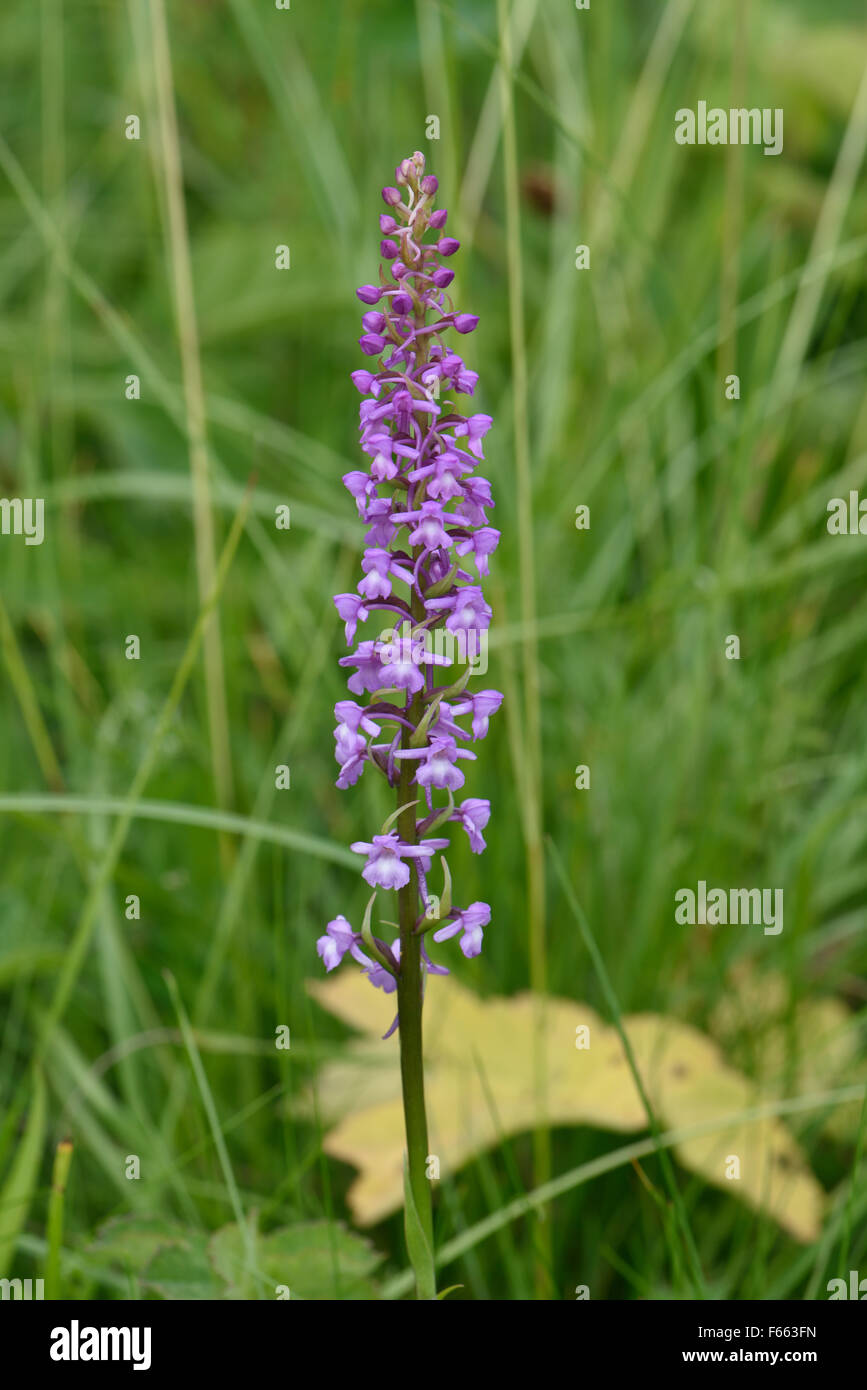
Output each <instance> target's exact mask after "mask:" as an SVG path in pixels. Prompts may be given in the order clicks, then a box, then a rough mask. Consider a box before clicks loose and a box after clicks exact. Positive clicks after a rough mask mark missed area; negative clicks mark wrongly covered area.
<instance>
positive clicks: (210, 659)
mask: <svg viewBox="0 0 867 1390" xmlns="http://www.w3.org/2000/svg"><path fill="white" fill-rule="evenodd" d="M148 8H149V13H150V18H151V32H152V46H153V64H154V84H155V89H156V101H157V118H158V124H159V136H160V152H161V164H162V173H163V179H164V184H165V189H164V191H165V198H166V207H167V211H168V237H169V253H170V259H171V266H172V279H173V282H174V299H175V318H176V322H177V330H178V344H179V348H180V354H181V370H182V374H183V383H184V404H185V409H186V424H187V437H188V440H189V448H190V473H191V476H192V480H193V529H194V533H195V548H196V576H197V580H198V588H199V601H200V602H204V600H205V598H206V596H207V595H208V594H209V593H210V591H211V589H212V588H213V586H214V576H215V574H216V566H217V561H216V551H215V539H214V519H213V512H212V508H211V492H210V466H209V462H208V444H207V434H206V414H205V393H204V387H203V385H202V364H201V359H200V354H199V331H198V325H197V322H196V306H195V298H194V294H193V272H192V264H191V259H190V244H189V234H188V231H187V216H186V208H185V205H184V185H183V170H182V167H181V152H180V136H179V133H178V119H177V112H176V110H175V100H174V90H173V86H172V67H171V56H170V51H169V38H168V29H167V26H166V15H165V6H164V4H163V0H151V3H150V5H149V7H148ZM203 648H204V657H205V683H206V695H207V705H208V727H209V732H210V740H211V763H212V770H213V776H214V786H215V790H216V795H217V804H218V806H219V808H220V809H221V810H228V809H230V808H231V805H232V801H233V799H234V797H233V788H232V780H233V779H232V759H231V744H230V739H229V717H228V711H227V704H226V684H225V672H224V668H223V648H222V641H221V638H220V624H219V616H218V614H217V612H216V611H214V612H213V613H211V614H210V616H209V618H208V623H207V626H206V628H205V633H204V642H203ZM220 844H221V851H222V855H223V860H224V863H228V862H229V861H230V860H231V848H230V845H231V842H230V841H228V840H225V839H221V842H220Z"/></svg>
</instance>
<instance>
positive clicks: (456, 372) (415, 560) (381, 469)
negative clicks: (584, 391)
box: [317, 153, 503, 1299]
mask: <svg viewBox="0 0 867 1390" xmlns="http://www.w3.org/2000/svg"><path fill="white" fill-rule="evenodd" d="M395 178H396V187H387V188H384V189H383V191H382V196H383V200H384V202H385V204H386V207H387V209H388V211H387V212H386V213H383V214H382V215H381V217H380V229H381V231H382V233H383V240H382V242H381V244H380V253H381V256H382V259H383V262H384V264H381V265H380V270H379V284H378V285H373V284H371V285H362V286H361V288H360V289H359V290H358V292H357V293H358V297H359V299H360V300H361V302H362V304H363V305H365V306H366V312H365V313H364V314H363V317H362V328H363V330H364V332H363V334H362V336H361V338H360V339H359V345H360V347H361V350H362V352H363V353H364V354H365V355H366V356H367V357H369V358H378V359H379V363H378V369H377V370H376V371H370V370H358V371H355V372H353V373H352V379H353V382H354V383H355V386H356V388H357V389H358V391H359V392H360V393H361V395H362V396H363V397H364V399H363V401H362V404H361V407H360V412H359V413H360V421H361V426H360V433H361V447H362V450H363V451H364V453H365V454H366V455H367V456H368V458H369V460H370V463H369V467H368V469H367V470H365V471H363V472H362V471H360V470H359V471H353V472H351V473H347V474H346V475H345V477H344V479H343V481H344V483H345V485H346V487H347V489H348V491H349V492H350V493H351V495H352V496H353V497H354V499H355V503H356V506H357V509H358V514H359V516H360V518H361V520H362V521H363V522H365V523H366V525H367V527H368V530H367V534H366V547H365V551H364V554H363V557H362V560H361V569H362V572H363V577H362V579H361V580H360V582H359V584H358V586H357V590H356V592H355V593H352V594H338V595H337V596H336V597H335V600H334V602H335V605H336V607H337V611H338V614H339V615H340V617H341V618H342V619H343V621H344V624H345V629H346V640H347V643H349V644H352V643H353V642H354V640H355V635H356V631H357V628H358V625H359V623H365V622H367V621H368V620H369V619H370V618H371V617H372V615H373V614H374V613H386V614H388V615H389V617H390V618H391V620H392V622H393V619H394V616H395V615H396V616H397V618H398V619H399V620H400V626H399V627H394V626H393V627H392V628H391V629H385V630H383V631H382V632H381V633H380V635H379V637H378V638H373V639H365V640H363V641H361V642H359V643H358V645H357V646H356V648H355V650H354V651H353V652H352V653H351V654H350V655H348V656H345V657H342V658H341V660H340V664H341V666H345V667H348V668H352V674H351V675H350V676H349V678H348V686H349V691H350V693H351V694H353V695H358V696H360V697H362V699H365V698H366V703H358V702H357V701H355V700H340V701H338V703H337V705H336V706H335V717H336V719H337V727H336V728H335V731H334V736H335V741H336V748H335V756H336V758H337V762H338V764H339V766H340V773H339V776H338V778H337V785H338V787H350V786H353V785H354V784H355V783H356V782H357V781H358V779H359V777H360V776H361V775H362V774H363V772H364V771H365V769H366V767H367V766H368V765H370V766H372V767H373V768H375V769H376V770H377V772H378V773H379V774H381V775H383V776H384V777H385V778H386V780H387V782H388V783H389V785H390V786H391V787H392V789H393V791H394V793H395V796H396V803H395V805H396V809H395V811H394V812H393V813H392V815H390V816H389V817H388V819H387V820H386V821H385V823H384V824H383V826H382V828H381V830H380V832H379V834H377V835H374V836H373V839H372V841H370V842H367V841H356V842H355V843H354V844H353V845H352V849H353V850H354V851H355V852H356V853H358V854H360V855H363V856H364V857H365V863H364V865H363V867H362V870H361V873H362V877H363V878H364V880H365V882H366V883H367V884H369V885H370V887H372V888H373V889H374V896H373V898H372V899H371V900H370V901H369V903H368V906H367V910H366V912H365V914H364V921H363V925H362V929H361V931H360V932H356V931H355V930H354V929H353V928H352V926H351V925H350V923H349V922H348V921H347V920H346V918H345V917H343V916H339V917H337V918H335V919H334V920H333V921H331V922H329V923H328V926H327V928H326V931H325V935H324V936H321V937H320V938H319V940H318V942H317V951H318V953H319V955H320V957H321V958H322V961H323V963H324V965H325V968H326V970H333V969H334V967H335V966H336V965H338V964H339V962H340V961H341V960H342V959H343V957H344V956H345V955H347V954H350V955H351V956H352V957H353V958H354V959H355V960H356V961H357V962H358V963H359V964H360V965H362V966H363V967H364V973H365V975H366V976H367V978H368V980H369V981H370V983H371V984H373V985H374V986H375V987H376V988H379V989H382V990H383V991H384V992H385V993H386V994H392V993H393V994H396V997H397V1016H396V1018H395V1020H394V1022H393V1023H392V1025H391V1028H390V1029H389V1030H388V1032H387V1033H386V1034H385V1037H389V1036H390V1035H391V1034H392V1033H393V1032H394V1031H395V1029H397V1030H398V1034H399V1045H400V1069H401V1087H402V1094H403V1107H404V1117H405V1123H406V1143H407V1160H406V1171H405V1183H404V1191H405V1220H406V1234H407V1247H408V1250H409V1254H410V1260H411V1262H412V1265H413V1268H414V1271H415V1276H416V1292H417V1296H418V1297H419V1298H422V1299H430V1298H435V1297H436V1285H435V1278H434V1257H433V1209H432V1199H431V1183H430V1180H429V1178H428V1175H427V1174H428V1160H429V1158H430V1157H431V1155H430V1154H429V1151H428V1149H429V1142H428V1123H427V1115H426V1111H425V1096H424V1058H423V1043H422V1010H423V1004H424V994H425V983H426V977H427V976H428V975H447V974H448V973H449V972H448V969H447V967H446V966H444V965H440V964H438V963H436V962H435V961H434V960H432V959H431V957H430V955H429V954H428V949H427V946H426V944H425V935H426V933H431V939H432V940H433V942H435V943H437V944H439V943H441V942H443V941H447V940H449V939H450V938H451V937H453V936H459V937H460V948H461V951H462V952H463V954H464V955H465V956H466V957H467V958H471V957H473V956H477V955H478V954H479V952H480V950H481V947H482V938H483V929H484V927H486V926H487V925H488V923H489V922H490V917H491V910H490V907H489V906H488V904H487V903H483V902H475V903H471V904H470V906H469V907H467V908H464V909H458V908H456V907H454V906H453V904H452V882H451V874H450V872H449V868H448V863H447V861H446V860H445V859H444V858H443V860H442V868H443V879H444V888H443V895H442V897H440V898H437V897H435V896H434V895H432V894H430V893H429V891H428V884H427V876H428V874H429V873H430V871H431V866H432V862H433V856H434V853H435V852H436V851H438V850H442V849H447V848H448V846H449V844H450V841H449V839H448V838H446V837H445V834H444V832H446V831H450V830H451V829H452V826H453V825H457V826H459V827H462V828H463V830H464V831H465V832H466V834H467V837H468V839H469V843H470V849H471V850H472V851H473V852H474V853H477V854H478V853H481V851H482V850H483V849H484V848H485V841H484V838H483V836H482V831H483V830H484V828H485V826H486V825H487V823H488V819H489V817H490V810H491V808H490V802H488V801H486V800H482V799H481V798H478V797H471V798H468V799H466V800H464V801H463V802H461V803H460V804H459V805H458V804H456V803H455V797H454V793H455V791H457V790H459V789H460V788H461V787H462V786H463V785H464V782H465V780H466V774H465V772H464V770H463V768H462V767H461V766H460V765H459V764H460V763H461V762H462V761H471V762H472V761H475V759H476V754H475V753H474V752H473V751H472V750H471V749H469V748H466V747H464V746H462V745H464V744H465V743H467V742H468V741H469V742H476V741H478V740H481V739H483V738H484V737H485V736H486V734H487V732H488V721H489V718H490V716H491V715H492V714H494V713H495V712H496V710H497V709H498V708H499V706H500V704H501V702H502V698H503V697H502V695H501V693H500V692H499V691H497V690H477V691H475V690H474V691H470V688H469V682H470V678H471V676H472V675H473V674H474V670H475V660H476V657H477V656H478V655H479V654H480V652H481V650H482V647H483V644H484V642H486V638H487V628H488V625H489V623H490V619H491V609H490V607H489V606H488V604H487V603H486V602H485V599H484V596H483V593H482V586H481V581H482V578H483V577H484V576H486V575H487V574H488V564H489V557H490V555H491V554H492V553H493V551H494V550H495V549H496V547H497V543H498V542H499V538H500V533H499V531H497V530H495V529H494V528H493V527H492V526H490V525H489V524H488V517H487V509H488V508H491V507H493V505H494V503H493V500H492V498H491V488H490V484H489V483H488V481H487V479H485V478H483V477H481V476H479V474H478V473H477V472H476V466H477V464H478V463H479V462H480V461H482V460H483V459H484V454H483V451H482V440H483V439H484V436H485V435H486V434H487V432H488V430H489V428H490V426H491V424H492V423H493V422H492V420H491V417H490V416H488V415H481V414H473V415H469V416H465V415H464V414H462V413H461V412H460V411H459V409H458V407H457V405H456V403H455V400H454V397H455V396H459V395H462V394H463V395H472V394H473V392H474V391H475V387H476V383H477V381H478V377H477V374H476V373H475V372H473V371H470V370H469V369H468V368H467V367H466V365H465V363H464V361H463V359H462V358H461V356H460V355H459V354H458V353H457V352H456V351H455V350H454V348H453V347H451V346H450V345H449V344H448V342H447V340H446V335H449V334H451V333H457V334H460V335H465V334H468V333H471V332H473V330H474V329H475V327H476V325H477V324H478V318H477V317H476V316H475V315H474V314H463V313H457V312H456V311H455V309H454V306H453V305H452V302H451V298H450V296H449V295H448V293H447V290H448V287H449V286H450V285H451V282H452V280H453V279H454V272H453V271H452V270H451V269H450V268H449V267H448V266H445V265H443V263H442V262H443V260H444V259H447V258H449V257H451V256H452V255H453V254H454V253H455V251H457V250H458V246H459V243H458V242H457V241H456V240H455V239H454V237H449V236H442V235H440V232H441V230H442V228H443V227H444V226H445V223H446V219H447V216H448V214H447V213H446V211H445V209H439V208H435V206H434V204H435V198H436V193H437V187H438V185H437V180H436V179H435V178H434V177H433V176H432V175H430V174H426V173H425V160H424V156H423V155H422V154H419V153H416V154H414V155H412V156H411V158H409V159H405V160H403V161H402V163H401V164H399V165H398V167H397V169H396V171H395ZM431 234H433V239H429V238H430V237H431ZM374 306H381V307H374ZM469 562H472V564H473V565H474V567H475V570H476V574H475V575H474V574H473V573H472V572H471V571H469V570H468V569H466V568H465V565H467V564H468V563H469ZM396 586H398V587H396ZM464 663H466V669H465V670H463V671H461V672H460V673H457V672H454V671H450V670H449V668H451V667H453V666H455V665H456V664H457V665H461V664H464ZM439 682H442V683H439ZM465 716H468V717H469V719H470V729H467V728H466V727H465V725H463V724H462V723H460V722H459V721H460V720H461V719H462V718H464V717H465ZM380 889H382V890H385V891H386V892H388V891H393V892H396V893H397V897H398V936H397V938H396V939H395V940H394V941H392V943H391V944H390V945H389V944H387V943H386V942H385V941H382V940H380V939H379V938H378V937H377V936H375V935H374V932H373V927H372V914H373V910H374V906H375V900H376V896H377V892H378V890H380ZM363 948H366V952H365V949H363Z"/></svg>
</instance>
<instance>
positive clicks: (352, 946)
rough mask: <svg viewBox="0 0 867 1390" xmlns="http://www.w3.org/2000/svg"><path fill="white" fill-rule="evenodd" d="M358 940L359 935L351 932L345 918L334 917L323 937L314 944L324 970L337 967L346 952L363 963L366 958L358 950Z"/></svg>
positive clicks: (359, 938)
mask: <svg viewBox="0 0 867 1390" xmlns="http://www.w3.org/2000/svg"><path fill="white" fill-rule="evenodd" d="M360 940H361V937H360V935H357V934H356V933H355V932H354V931H353V930H352V927H351V926H350V925H349V923H348V922H347V920H346V918H345V917H344V916H343V915H342V914H341V916H339V917H335V919H334V921H333V922H329V923H328V926H327V927H326V928H325V935H324V936H320V938H319V940H318V941H317V942H316V952H317V954H318V955H319V956H321V957H322V963H323V965H324V966H325V969H326V970H333V969H334V967H335V965H339V964H340V962H341V961H342V960H343V957H344V956H345V955H346V952H347V951H351V952H352V954H353V955H354V956H355V958H356V960H360V961H361V962H362V963H363V962H364V961H366V959H367V957H366V956H365V955H364V953H363V952H362V951H360V950H359V948H358V942H359V941H360Z"/></svg>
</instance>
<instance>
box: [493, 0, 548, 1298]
mask: <svg viewBox="0 0 867 1390" xmlns="http://www.w3.org/2000/svg"><path fill="white" fill-rule="evenodd" d="M497 19H498V25H499V37H500V53H501V65H500V81H501V94H502V104H503V166H504V176H505V187H506V247H507V255H508V274H509V332H510V339H511V350H512V378H513V380H512V409H513V417H514V436H515V484H516V492H517V507H518V564H519V573H520V590H521V618H522V622H523V627H524V639H523V644H522V647H523V683H524V702H523V703H524V710H523V714H524V721H523V723H524V730H525V737H524V739H523V740H522V742H521V744H520V747H521V750H522V755H523V756H522V761H523V772H522V776H521V783H522V786H521V793H522V795H521V797H520V805H521V816H522V828H523V833H524V844H525V851H526V863H527V899H528V901H527V924H528V931H529V955H530V987H531V989H532V990H533V993H534V994H535V995H536V996H537V999H538V1001H539V1010H538V1015H539V1016H538V1019H537V1026H536V1028H535V1029H534V1049H533V1069H534V1079H535V1089H536V1097H537V1100H538V1113H539V1124H538V1125H537V1127H536V1129H535V1131H534V1134H533V1169H534V1176H535V1179H536V1183H537V1185H539V1186H541V1185H542V1184H544V1183H545V1182H546V1181H547V1179H548V1177H549V1176H550V1172H551V1137H550V1132H549V1130H548V1128H547V1125H546V1123H545V1113H546V1109H547V1101H546V1091H547V1085H546V1074H545V1073H546V1058H545V1054H544V1002H543V1001H544V995H545V990H546V988H547V973H548V971H547V951H546V943H545V854H544V848H543V843H542V725H541V714H540V702H541V701H540V682H539V656H538V650H537V635H536V560H535V555H534V548H533V488H532V480H531V475H530V433H529V419H528V394H529V393H528V377H527V348H526V339H525V330H524V279H523V272H522V268H521V214H520V189H519V180H518V142H517V132H516V127H515V105H514V98H513V92H512V36H511V22H510V18H509V13H508V6H507V0H497ZM513 717H514V716H513ZM538 1237H539V1239H538V1242H537V1248H538V1254H539V1270H538V1287H539V1291H540V1292H542V1290H543V1289H544V1288H545V1286H546V1284H547V1275H546V1273H545V1267H546V1266H548V1267H550V1262H551V1260H550V1256H551V1243H550V1236H549V1233H548V1230H547V1228H546V1227H541V1228H540V1229H539V1231H538Z"/></svg>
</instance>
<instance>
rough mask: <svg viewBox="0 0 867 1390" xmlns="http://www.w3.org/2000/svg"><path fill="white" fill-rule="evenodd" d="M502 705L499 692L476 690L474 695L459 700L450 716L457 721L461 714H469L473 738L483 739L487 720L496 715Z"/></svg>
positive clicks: (501, 697)
mask: <svg viewBox="0 0 867 1390" xmlns="http://www.w3.org/2000/svg"><path fill="white" fill-rule="evenodd" d="M502 703H503V696H502V692H501V691H499V690H477V691H476V692H475V694H474V695H467V696H465V697H464V698H462V699H461V702H460V704H458V705H454V706H453V707H452V714H453V715H454V716H455V718H456V719H458V718H460V716H461V715H462V714H470V713H471V714H472V716H473V738H484V737H485V735H486V734H487V732H488V720H489V719H490V717H491V715H492V714H496V712H497V710H498V709H499V708H500V705H501V704H502Z"/></svg>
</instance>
